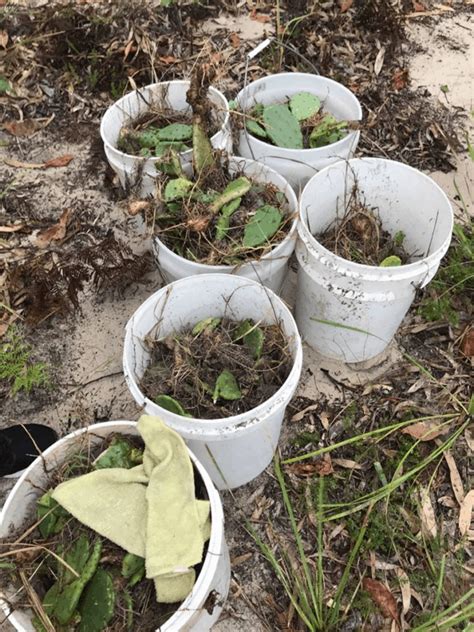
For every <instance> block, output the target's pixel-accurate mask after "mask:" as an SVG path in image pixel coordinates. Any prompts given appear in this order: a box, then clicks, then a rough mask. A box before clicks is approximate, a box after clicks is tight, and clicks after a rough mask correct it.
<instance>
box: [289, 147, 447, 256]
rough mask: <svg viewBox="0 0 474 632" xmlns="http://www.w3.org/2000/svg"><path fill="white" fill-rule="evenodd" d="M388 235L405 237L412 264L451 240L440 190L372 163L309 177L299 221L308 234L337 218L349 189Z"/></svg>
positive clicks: (411, 173) (401, 170)
mask: <svg viewBox="0 0 474 632" xmlns="http://www.w3.org/2000/svg"><path fill="white" fill-rule="evenodd" d="M355 183H357V187H358V191H359V196H360V198H361V199H362V201H363V202H364V203H365V204H366V205H367V206H368V207H369V208H371V209H373V210H375V212H376V214H377V215H378V216H379V217H380V220H381V223H382V226H383V228H384V229H385V230H387V231H388V232H389V233H390V234H392V235H395V234H396V233H397V232H398V231H402V232H403V233H404V234H405V238H404V242H403V245H404V248H405V249H406V251H407V253H408V254H409V255H410V263H414V262H416V261H419V260H421V259H424V258H426V257H427V256H429V255H431V254H433V253H435V252H436V251H437V250H440V249H442V248H443V246H445V245H446V241H448V242H449V240H450V239H451V231H452V210H451V206H450V204H449V201H448V199H447V197H446V195H445V194H444V193H443V191H442V190H441V189H440V188H439V187H438V186H437V185H436V184H435V183H434V182H433V181H432V180H431V179H430V178H429V177H428V176H425V175H424V174H422V173H420V172H418V171H416V170H415V169H411V168H410V167H406V166H405V165H403V164H401V163H396V162H393V161H385V160H377V159H359V160H354V161H350V162H347V163H342V162H339V163H337V164H336V165H334V166H332V167H329V168H328V169H325V170H324V172H322V173H319V174H317V175H316V176H315V177H314V178H312V179H311V180H310V181H309V183H308V184H307V186H306V188H305V189H304V191H303V193H302V196H301V201H300V208H301V217H302V220H303V222H304V223H305V224H306V226H308V228H309V230H310V232H311V234H312V235H313V236H314V237H316V235H318V234H319V233H322V232H324V231H325V230H326V229H327V228H328V227H329V226H330V225H331V223H332V222H333V221H334V220H335V219H336V218H342V217H343V215H344V211H345V208H346V207H347V205H348V203H349V200H350V197H351V194H352V191H353V187H354V184H355Z"/></svg>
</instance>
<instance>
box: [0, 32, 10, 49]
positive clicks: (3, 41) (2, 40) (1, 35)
mask: <svg viewBox="0 0 474 632" xmlns="http://www.w3.org/2000/svg"><path fill="white" fill-rule="evenodd" d="M8 39H9V37H8V33H7V32H6V31H0V48H6V47H7V44H8Z"/></svg>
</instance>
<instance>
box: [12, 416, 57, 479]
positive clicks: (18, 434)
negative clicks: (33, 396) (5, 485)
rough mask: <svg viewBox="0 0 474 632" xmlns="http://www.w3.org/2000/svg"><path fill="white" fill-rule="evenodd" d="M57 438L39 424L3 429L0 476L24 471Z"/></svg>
mask: <svg viewBox="0 0 474 632" xmlns="http://www.w3.org/2000/svg"><path fill="white" fill-rule="evenodd" d="M57 438H58V435H57V433H56V432H55V431H54V430H53V429H52V428H48V426H43V425H41V424H24V425H18V426H11V427H10V428H3V429H2V430H0V476H6V475H8V474H14V473H15V472H20V471H21V470H24V469H25V467H28V465H30V463H32V462H33V461H34V460H35V459H36V457H37V456H38V454H41V452H43V451H44V450H46V448H48V447H49V446H50V445H52V444H53V443H54V442H55V441H56V440H57ZM38 450H39V451H38Z"/></svg>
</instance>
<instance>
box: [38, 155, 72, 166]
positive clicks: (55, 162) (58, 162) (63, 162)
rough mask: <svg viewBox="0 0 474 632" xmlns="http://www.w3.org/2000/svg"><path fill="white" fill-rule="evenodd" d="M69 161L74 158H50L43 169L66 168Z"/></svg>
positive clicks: (66, 156) (68, 156) (69, 156)
mask: <svg viewBox="0 0 474 632" xmlns="http://www.w3.org/2000/svg"><path fill="white" fill-rule="evenodd" d="M71 160H74V156H73V155H72V154H64V156H58V157H57V158H51V160H47V161H46V162H45V163H44V168H45V169H48V168H49V167H66V166H67V165H68V164H69V163H70V162H71Z"/></svg>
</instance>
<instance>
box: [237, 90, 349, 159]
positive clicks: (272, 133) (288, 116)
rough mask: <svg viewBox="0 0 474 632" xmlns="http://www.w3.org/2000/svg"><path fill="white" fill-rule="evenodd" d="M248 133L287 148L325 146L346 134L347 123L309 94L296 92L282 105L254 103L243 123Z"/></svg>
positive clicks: (317, 98)
mask: <svg viewBox="0 0 474 632" xmlns="http://www.w3.org/2000/svg"><path fill="white" fill-rule="evenodd" d="M245 127H246V130H247V132H248V133H250V134H252V136H255V137H256V138H259V139H260V140H263V141H265V142H267V143H271V144H273V145H276V146H277V147H284V148H286V149H313V148H316V147H325V146H326V145H330V144H332V143H335V142H337V141H338V140H341V138H344V136H346V135H347V133H348V131H349V128H348V124H347V121H338V120H336V118H335V117H334V116H333V115H332V114H330V113H328V112H325V111H324V109H323V107H322V105H321V100H320V99H319V97H317V96H316V95H314V94H311V93H310V92H297V93H296V94H294V95H293V96H291V98H289V99H288V100H287V101H286V102H284V103H273V104H268V105H263V104H261V103H258V104H256V105H255V106H254V107H253V108H252V109H251V110H250V111H249V112H247V117H246V120H245Z"/></svg>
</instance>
